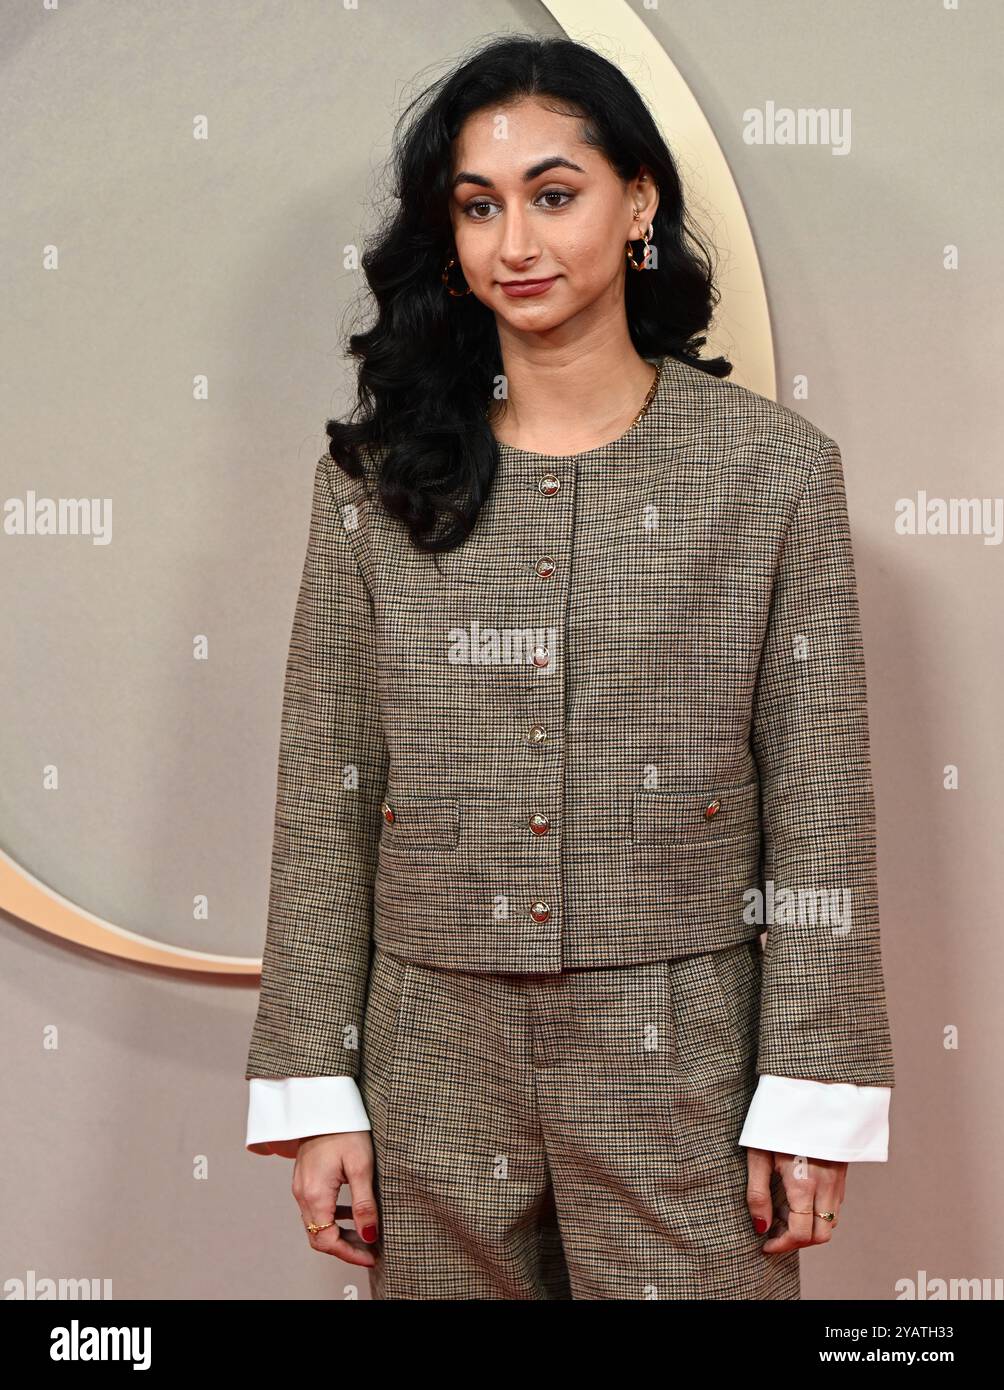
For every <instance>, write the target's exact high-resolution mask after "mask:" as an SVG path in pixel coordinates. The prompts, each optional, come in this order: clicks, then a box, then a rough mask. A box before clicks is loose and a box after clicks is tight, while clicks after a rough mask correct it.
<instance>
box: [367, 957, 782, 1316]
mask: <svg viewBox="0 0 1004 1390" xmlns="http://www.w3.org/2000/svg"><path fill="white" fill-rule="evenodd" d="M760 991H761V948H760V944H759V940H758V939H757V938H754V939H752V940H751V941H745V942H741V943H739V944H738V945H732V946H728V947H725V948H721V949H717V950H714V951H710V952H707V953H703V954H693V955H686V956H678V957H675V958H673V959H669V960H666V961H657V962H645V963H643V964H639V965H627V966H625V965H621V966H616V967H613V968H602V967H590V968H577V969H569V970H565V971H562V972H561V973H559V974H554V973H546V974H545V973H534V974H518V973H516V974H514V973H505V974H492V973H475V972H470V971H460V970H452V969H442V968H438V967H432V966H428V965H424V964H422V965H419V964H415V963H414V962H411V961H408V960H405V959H403V958H401V957H399V956H395V955H392V954H390V953H388V952H387V951H385V950H383V949H381V948H380V947H377V948H376V949H375V952H374V955H373V961H372V967H371V972H370V979H369V986H368V994H367V1000H366V1009H365V1021H364V1028H363V1035H362V1040H361V1053H362V1055H361V1058H360V1064H361V1065H360V1087H361V1090H362V1093H363V1096H364V1099H365V1102H366V1106H367V1110H368V1113H369V1116H370V1121H371V1124H372V1138H373V1144H374V1151H375V1156H376V1181H375V1191H376V1196H377V1201H378V1203H379V1207H380V1217H381V1221H380V1239H379V1243H378V1245H377V1247H376V1250H377V1256H378V1258H377V1265H376V1267H375V1268H374V1269H373V1270H372V1271H371V1274H370V1284H371V1296H372V1297H373V1298H375V1299H449V1300H459V1299H555V1298H557V1299H660V1298H670V1299H797V1298H799V1297H800V1285H799V1252H798V1251H797V1250H795V1251H791V1252H789V1253H787V1254H783V1255H764V1254H763V1253H762V1251H761V1249H760V1247H761V1245H762V1244H763V1242H764V1240H765V1239H766V1238H767V1237H766V1236H765V1235H757V1234H756V1232H755V1231H754V1229H753V1222H752V1219H751V1217H750V1215H749V1211H748V1208H747V1206H746V1199H745V1189H746V1149H745V1148H742V1147H740V1145H739V1144H738V1143H737V1139H738V1136H739V1133H740V1130H741V1128H742V1123H743V1119H744V1117H745V1114H746V1110H747V1108H748V1106H749V1103H750V1100H751V1097H752V1095H753V1091H754V1089H755V1086H756V1071H755V1061H756V1048H757V1034H758V1022H759V1010H760ZM772 1188H773V1192H774V1197H775V1203H776V1201H777V1198H778V1195H783V1189H782V1188H781V1185H780V1177H779V1175H778V1174H776V1173H775V1174H774V1177H773V1179H772Z"/></svg>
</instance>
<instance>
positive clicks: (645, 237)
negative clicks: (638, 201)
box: [627, 213, 654, 270]
mask: <svg viewBox="0 0 1004 1390" xmlns="http://www.w3.org/2000/svg"><path fill="white" fill-rule="evenodd" d="M634 220H635V221H636V222H638V230H639V232H640V233H641V240H642V241H643V242H644V243H645V250H644V251H643V252H642V257H641V265H639V264H638V262H637V261H636V260H635V258H634V252H633V251H632V250H631V242H630V241H629V242H628V243H627V258H628V265H629V266H630V267H631V269H632V270H648V269H649V264H648V260H649V256H650V255H651V254H652V243H651V242H650V241H649V237H650V236H651V234H652V232H653V230H654V228H653V227H652V225H651V223H649V228H648V231H647V232H645V231H642V229H641V222H639V221H638V214H637V213H636V214H635V219H634ZM635 239H636V240H637V238H635Z"/></svg>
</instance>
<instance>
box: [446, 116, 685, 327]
mask: <svg viewBox="0 0 1004 1390" xmlns="http://www.w3.org/2000/svg"><path fill="white" fill-rule="evenodd" d="M580 125H581V118H580V117H578V116H562V115H558V114H557V113H555V112H553V111H548V110H546V109H545V107H543V106H542V105H541V104H540V103H539V102H538V101H536V100H524V101H520V102H518V103H516V104H514V105H510V106H505V107H502V108H499V109H497V110H492V109H489V110H484V111H479V112H477V113H475V114H474V115H473V116H471V117H469V118H468V120H467V121H466V122H465V123H464V125H463V127H462V129H461V131H460V134H459V135H458V137H457V139H456V140H455V141H454V156H453V170H452V174H453V179H454V182H453V189H452V195H451V202H450V215H451V220H452V223H453V234H454V238H455V240H456V245H457V252H458V254H459V259H460V269H459V270H458V268H457V267H456V266H454V267H452V268H451V270H450V283H451V285H453V286H454V287H455V288H460V287H462V285H463V283H464V280H466V282H467V284H468V285H470V287H471V289H472V290H473V292H474V294H475V295H477V297H478V299H479V300H480V301H481V302H482V304H485V305H487V306H488V308H489V309H491V310H493V312H494V313H495V315H496V318H497V321H498V326H499V330H500V332H503V331H504V328H505V327H508V328H510V329H512V330H513V331H515V332H517V333H548V332H551V331H553V330H554V329H557V328H561V327H562V326H563V325H566V324H568V323H569V322H570V320H572V319H575V318H576V317H577V316H580V315H584V316H586V320H589V319H595V320H596V321H597V322H601V321H602V319H603V318H604V317H605V316H606V315H609V314H619V315H621V316H623V313H624V281H623V277H624V274H625V270H626V267H627V261H626V258H625V243H626V242H627V241H628V240H629V239H637V238H638V237H639V236H640V231H639V226H638V223H636V222H635V221H634V217H633V213H634V210H635V209H636V208H638V209H640V211H641V227H642V228H644V229H645V230H647V229H648V227H649V225H650V223H651V221H652V218H653V216H654V215H655V210H656V207H657V206H658V200H659V197H658V192H657V190H656V189H655V186H654V184H653V182H652V179H651V178H650V177H649V176H648V175H646V174H645V173H644V172H643V173H642V175H641V176H640V177H639V178H638V179H635V180H632V181H631V182H630V183H628V184H625V183H623V182H622V180H621V179H620V178H619V177H618V175H617V174H616V172H615V171H614V170H613V169H612V168H611V167H610V165H609V164H608V163H607V160H606V157H605V156H604V155H603V154H602V153H601V152H600V151H599V150H597V149H595V148H594V147H593V146H591V145H587V144H584V143H583V142H582V140H581V139H580V138H579V131H580ZM542 166H543V167H542ZM642 250H643V248H642V246H641V245H640V244H639V245H638V246H637V247H636V248H635V258H636V259H638V260H640V256H641V252H642ZM460 270H462V271H463V279H462V278H461V275H460ZM531 281H545V282H549V283H548V284H547V285H546V286H541V287H540V288H541V292H539V293H530V294H522V295H521V294H519V293H518V288H517V287H518V285H519V283H520V282H523V283H524V284H526V282H531ZM527 288H532V286H530V285H527ZM444 293H445V290H444ZM579 326H580V327H582V326H584V323H583V322H582V321H580V325H579Z"/></svg>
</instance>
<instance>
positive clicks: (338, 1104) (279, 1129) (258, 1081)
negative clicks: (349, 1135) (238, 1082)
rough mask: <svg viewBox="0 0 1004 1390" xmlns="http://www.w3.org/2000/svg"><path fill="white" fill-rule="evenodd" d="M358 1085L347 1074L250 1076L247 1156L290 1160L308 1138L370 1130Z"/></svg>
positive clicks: (246, 1141) (246, 1140) (245, 1144)
mask: <svg viewBox="0 0 1004 1390" xmlns="http://www.w3.org/2000/svg"><path fill="white" fill-rule="evenodd" d="M369 1128H370V1122H369V1117H368V1115H367V1114H366V1107H365V1105H364V1104H363V1098H362V1096H361V1095H360V1093H359V1087H358V1086H357V1085H356V1083H355V1080H354V1079H353V1078H352V1077H351V1076H289V1077H284V1078H282V1079H281V1080H273V1079H272V1078H270V1077H252V1078H251V1082H250V1086H249V1093H248V1125H247V1138H246V1139H245V1143H244V1146H245V1148H246V1149H247V1150H248V1152H249V1153H253V1154H275V1155H277V1156H278V1157H279V1158H295V1157H296V1155H297V1152H298V1150H299V1147H300V1140H301V1139H306V1138H307V1137H308V1136H309V1135H312V1134H344V1133H346V1132H348V1131H350V1130H360V1129H369Z"/></svg>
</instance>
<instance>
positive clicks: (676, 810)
mask: <svg viewBox="0 0 1004 1390" xmlns="http://www.w3.org/2000/svg"><path fill="white" fill-rule="evenodd" d="M758 793H759V783H758V782H756V781H752V782H743V783H741V784H740V785H739V786H734V785H729V786H718V787H710V788H708V789H707V790H706V791H698V792H664V791H640V792H635V794H634V796H633V798H632V806H631V840H632V844H633V846H634V848H635V850H636V851H637V852H638V853H640V854H645V853H646V852H648V853H652V852H653V851H657V850H662V849H666V848H668V847H670V846H672V845H708V846H711V845H722V844H730V843H732V842H733V841H736V840H744V839H748V838H749V837H750V836H753V835H756V834H758V833H759V828H760V808H759V795H758Z"/></svg>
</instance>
